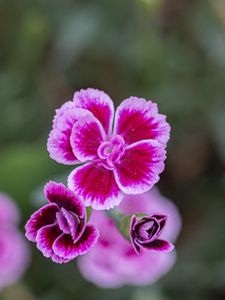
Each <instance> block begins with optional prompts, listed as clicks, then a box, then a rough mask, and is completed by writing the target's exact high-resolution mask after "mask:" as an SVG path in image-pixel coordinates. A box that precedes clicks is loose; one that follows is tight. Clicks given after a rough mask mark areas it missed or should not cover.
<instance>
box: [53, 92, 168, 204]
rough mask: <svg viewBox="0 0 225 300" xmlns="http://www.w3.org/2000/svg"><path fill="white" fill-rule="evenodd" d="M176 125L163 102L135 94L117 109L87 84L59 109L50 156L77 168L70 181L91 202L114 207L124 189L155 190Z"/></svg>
mask: <svg viewBox="0 0 225 300" xmlns="http://www.w3.org/2000/svg"><path fill="white" fill-rule="evenodd" d="M169 132H170V126H169V124H168V123H167V122H166V117H165V116H163V115H161V114H159V113H158V109H157V105H156V104H155V103H153V102H151V101H146V100H145V99H143V98H137V97H130V98H128V99H125V100H124V101H123V102H122V103H121V104H120V105H119V107H118V108H117V110H116V112H115V116H114V106H113V102H112V100H111V98H110V97H109V96H108V95H107V94H106V93H104V92H102V91H99V90H95V89H90V88H89V89H86V90H81V91H79V92H76V93H75V94H74V98H73V101H68V102H66V103H65V104H64V105H63V106H62V107H61V108H60V109H58V110H57V111H56V115H55V117H54V120H53V128H52V131H51V132H50V135H49V139H48V145H47V147H48V151H49V153H50V157H51V158H52V159H54V160H55V161H57V162H59V163H63V164H68V165H74V164H80V163H82V164H83V165H81V166H79V167H77V168H76V169H75V170H74V171H72V173H71V174H70V176H69V178H68V186H69V188H70V189H71V190H73V191H74V192H75V193H76V194H77V195H78V196H80V197H81V198H82V200H83V201H84V203H85V205H86V206H92V208H94V209H98V210H100V209H110V208H112V207H114V206H116V205H119V203H120V202H121V200H122V198H123V195H124V194H141V193H143V192H145V191H147V190H149V189H150V188H151V187H152V186H153V185H154V184H155V183H156V182H157V181H158V180H159V174H160V173H161V172H162V171H163V169H164V160H165V158H166V151H165V147H166V144H167V141H168V139H169Z"/></svg>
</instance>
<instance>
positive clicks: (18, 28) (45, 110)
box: [0, 0, 225, 300]
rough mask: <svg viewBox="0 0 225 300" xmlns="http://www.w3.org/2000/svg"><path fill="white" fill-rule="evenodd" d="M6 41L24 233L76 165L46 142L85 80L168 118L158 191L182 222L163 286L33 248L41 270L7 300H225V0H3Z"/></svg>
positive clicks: (7, 172)
mask: <svg viewBox="0 0 225 300" xmlns="http://www.w3.org/2000/svg"><path fill="white" fill-rule="evenodd" d="M0 44H1V47H0V63H1V69H0V190H2V191H5V192H7V193H9V194H10V195H11V196H12V197H13V198H14V199H15V200H16V202H17V204H18V206H19V207H20V209H21V212H22V214H23V222H22V223H21V230H23V226H24V223H25V220H26V219H27V218H28V216H29V215H30V213H31V212H32V211H33V210H34V209H35V208H36V207H37V206H38V200H37V198H38V197H37V194H38V189H39V187H40V186H42V185H43V183H44V182H46V181H47V180H48V179H50V178H56V177H57V176H61V174H63V173H64V172H67V173H68V172H69V171H70V169H71V168H70V167H65V166H62V165H59V164H57V163H56V162H54V161H52V160H51V159H50V158H49V156H48V153H47V150H46V140H47V136H48V133H49V130H50V127H51V121H52V117H53V114H54V110H55V108H56V107H58V106H60V105H61V104H62V103H63V102H65V101H66V100H69V99H71V97H72V95H73V92H74V91H75V90H78V89H80V88H86V87H95V88H99V89H103V90H104V91H106V92H107V93H108V94H109V95H110V96H111V97H112V98H113V99H114V102H115V105H116V106H117V105H118V104H119V103H120V101H121V100H122V99H124V98H126V97H128V96H130V95H136V96H140V97H145V98H147V99H154V100H155V101H156V102H157V103H158V105H159V109H160V112H161V113H163V114H166V115H167V116H168V121H169V122H170V124H171V126H172V136H171V140H170V143H169V148H168V159H167V165H166V170H165V172H164V173H163V175H162V176H161V181H160V183H159V184H158V187H159V188H160V190H161V192H162V193H163V194H164V195H165V196H167V197H169V198H170V199H172V200H173V201H174V202H175V203H176V205H177V206H178V208H179V210H180V212H181V214H182V218H183V229H182V233H181V235H180V238H179V240H178V242H177V251H178V260H177V263H176V265H175V267H174V268H173V270H172V271H171V272H170V273H169V274H167V275H166V276H165V277H164V278H162V279H161V280H160V281H158V282H157V283H156V284H155V285H153V286H149V287H146V288H134V287H124V288H121V289H119V290H101V289H98V288H96V287H94V286H93V285H92V284H89V283H87V282H85V281H84V279H82V277H81V275H80V274H79V272H78V270H77V268H76V266H75V263H74V262H72V263H70V264H68V265H63V266H59V265H55V264H53V263H51V262H50V261H48V260H47V259H45V258H43V257H42V255H41V254H40V253H39V252H38V251H37V250H36V249H35V247H34V246H33V245H30V246H31V249H32V252H33V259H32V264H31V265H30V268H29V269H28V271H27V273H26V274H25V276H24V278H22V279H21V282H19V283H17V284H15V285H14V286H12V287H9V288H7V289H6V290H5V291H4V292H3V293H2V294H1V295H0V299H1V300H2V299H3V300H11V299H17V300H35V299H41V300H53V299H54V300H62V299H63V300H64V299H65V300H67V299H68V300H70V299H82V300H83V299H84V300H85V299H88V300H90V299H103V300H104V299H107V300H110V299H115V300H117V299H118V300H119V299H121V300H124V299H125V300H126V299H131V300H148V299H149V300H169V299H173V300H181V299H182V300H186V299H187V300H195V299H196V300H211V299H212V300H217V299H218V300H222V299H225V233H224V230H225V229H224V228H225V170H224V164H225V1H224V0H123V1H121V0H113V1H104V0H93V1H91V0H89V1H88V0H86V1H82V0H80V1H79V0H77V1H75V0H48V1H46V0H20V1H17V0H1V1H0ZM15 247H16V245H15ZM137 276H138V274H137Z"/></svg>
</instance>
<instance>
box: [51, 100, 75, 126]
mask: <svg viewBox="0 0 225 300" xmlns="http://www.w3.org/2000/svg"><path fill="white" fill-rule="evenodd" d="M74 108H76V105H75V103H74V102H73V101H67V102H65V103H64V104H63V105H62V106H61V107H60V108H57V109H56V111H55V116H54V118H53V122H52V127H53V128H55V127H57V123H60V122H61V117H62V115H63V114H64V113H65V112H68V111H69V110H71V109H74Z"/></svg>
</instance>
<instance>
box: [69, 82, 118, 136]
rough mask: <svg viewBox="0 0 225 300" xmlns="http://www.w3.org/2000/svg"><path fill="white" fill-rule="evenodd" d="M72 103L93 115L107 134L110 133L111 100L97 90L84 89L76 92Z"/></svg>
mask: <svg viewBox="0 0 225 300" xmlns="http://www.w3.org/2000/svg"><path fill="white" fill-rule="evenodd" d="M73 101H74V103H75V105H76V106H77V107H80V108H84V109H87V110H89V111H90V112H92V113H93V115H94V116H95V117H96V118H97V119H98V120H99V121H100V122H101V123H102V126H103V128H104V129H105V131H106V132H107V133H109V132H110V131H111V128H112V122H113V115H114V106H113V102H112V100H111V98H110V97H109V96H108V95H107V94H106V93H104V92H103V91H99V90H97V89H91V88H89V89H86V90H80V91H79V92H76V93H75V94H74V97H73Z"/></svg>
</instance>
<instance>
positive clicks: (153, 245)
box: [142, 239, 175, 252]
mask: <svg viewBox="0 0 225 300" xmlns="http://www.w3.org/2000/svg"><path fill="white" fill-rule="evenodd" d="M142 247H143V248H145V249H147V250H151V251H156V252H171V251H172V250H173V249H174V248H175V247H174V245H173V244H171V243H170V242H168V241H165V240H160V239H157V240H155V241H153V242H150V243H149V244H147V243H146V244H142Z"/></svg>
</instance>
